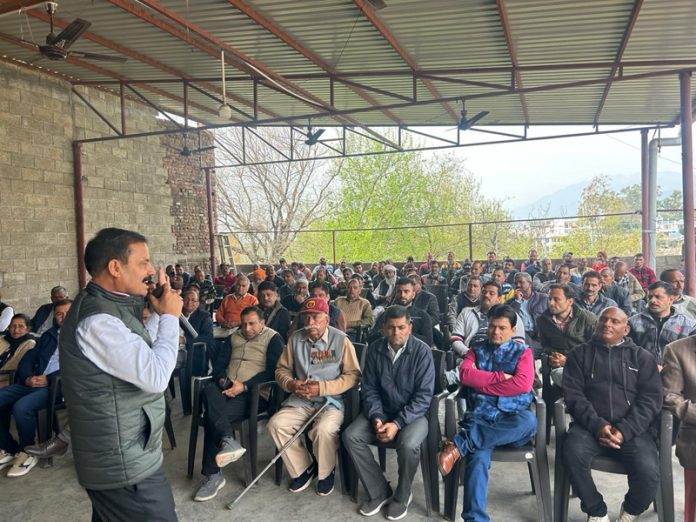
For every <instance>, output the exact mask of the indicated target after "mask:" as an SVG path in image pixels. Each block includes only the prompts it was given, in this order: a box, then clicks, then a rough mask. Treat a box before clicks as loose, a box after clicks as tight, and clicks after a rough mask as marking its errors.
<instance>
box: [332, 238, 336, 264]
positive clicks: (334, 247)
mask: <svg viewBox="0 0 696 522" xmlns="http://www.w3.org/2000/svg"><path fill="white" fill-rule="evenodd" d="M331 244H332V245H333V264H334V270H335V269H336V231H335V230H332V231H331Z"/></svg>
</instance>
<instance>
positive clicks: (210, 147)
mask: <svg viewBox="0 0 696 522" xmlns="http://www.w3.org/2000/svg"><path fill="white" fill-rule="evenodd" d="M214 148H215V145H210V146H209V147H200V148H198V149H190V150H189V152H190V153H191V154H200V153H201V152H205V151H208V150H213V149H214Z"/></svg>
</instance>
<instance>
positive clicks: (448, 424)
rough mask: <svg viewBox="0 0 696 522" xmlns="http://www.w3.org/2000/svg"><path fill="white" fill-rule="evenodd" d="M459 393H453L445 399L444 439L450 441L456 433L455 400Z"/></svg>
mask: <svg viewBox="0 0 696 522" xmlns="http://www.w3.org/2000/svg"><path fill="white" fill-rule="evenodd" d="M458 398H459V392H458V391H454V392H452V393H450V394H448V395H447V396H446V397H445V437H446V438H447V439H449V440H452V437H454V435H455V434H456V433H457V400H458Z"/></svg>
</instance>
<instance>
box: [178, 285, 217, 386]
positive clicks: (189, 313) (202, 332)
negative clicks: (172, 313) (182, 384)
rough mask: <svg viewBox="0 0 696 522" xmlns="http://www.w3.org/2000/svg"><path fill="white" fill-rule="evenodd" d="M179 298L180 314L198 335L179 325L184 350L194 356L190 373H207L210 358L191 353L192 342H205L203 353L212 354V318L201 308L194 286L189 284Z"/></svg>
mask: <svg viewBox="0 0 696 522" xmlns="http://www.w3.org/2000/svg"><path fill="white" fill-rule="evenodd" d="M181 298H182V299H183V300H184V305H183V308H182V309H181V315H183V316H184V317H186V319H187V320H188V322H189V323H190V324H191V326H192V327H193V329H194V330H196V332H197V333H198V337H193V336H192V335H191V333H190V332H189V331H188V330H187V329H186V328H183V327H181V330H182V331H183V333H184V338H185V340H186V350H187V351H188V354H189V357H191V356H193V357H195V359H194V361H193V364H192V365H191V367H192V370H193V371H192V375H193V376H200V375H206V374H207V373H208V363H209V362H212V360H211V361H208V360H206V359H205V358H202V357H200V354H195V355H192V354H194V351H193V344H194V343H205V346H206V351H205V352H204V353H210V354H213V353H214V352H215V349H216V344H215V338H214V335H213V320H212V319H211V317H210V314H209V313H208V312H206V311H205V310H201V308H200V297H199V295H198V292H197V291H196V288H195V287H193V286H191V287H189V288H187V289H186V290H184V292H183V293H182V294H181ZM208 357H209V358H210V357H211V356H210V355H209V356H208Z"/></svg>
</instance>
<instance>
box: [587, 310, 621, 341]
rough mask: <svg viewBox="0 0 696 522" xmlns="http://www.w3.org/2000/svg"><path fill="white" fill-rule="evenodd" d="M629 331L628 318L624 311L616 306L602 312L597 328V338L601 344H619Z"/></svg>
mask: <svg viewBox="0 0 696 522" xmlns="http://www.w3.org/2000/svg"><path fill="white" fill-rule="evenodd" d="M628 331H629V326H628V316H627V315H626V313H625V312H624V311H623V310H621V309H620V308H617V307H616V306H610V307H609V308H605V309H604V310H602V313H601V314H600V315H599V320H598V321H597V327H596V328H595V336H596V337H597V338H598V339H599V340H600V341H601V342H603V343H604V344H607V345H609V346H613V345H616V344H619V343H620V342H621V341H622V339H623V338H624V337H626V336H627V335H628Z"/></svg>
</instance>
